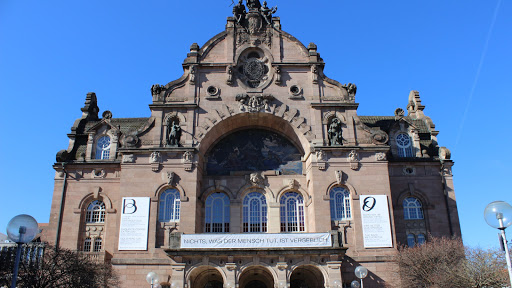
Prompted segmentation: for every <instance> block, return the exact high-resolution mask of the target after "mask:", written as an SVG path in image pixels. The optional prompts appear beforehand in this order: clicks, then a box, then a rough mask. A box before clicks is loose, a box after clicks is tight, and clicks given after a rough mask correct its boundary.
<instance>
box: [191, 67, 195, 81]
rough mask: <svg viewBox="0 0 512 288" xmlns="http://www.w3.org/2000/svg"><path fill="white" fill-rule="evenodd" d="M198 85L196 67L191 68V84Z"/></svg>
mask: <svg viewBox="0 0 512 288" xmlns="http://www.w3.org/2000/svg"><path fill="white" fill-rule="evenodd" d="M194 83H196V66H191V67H190V84H194Z"/></svg>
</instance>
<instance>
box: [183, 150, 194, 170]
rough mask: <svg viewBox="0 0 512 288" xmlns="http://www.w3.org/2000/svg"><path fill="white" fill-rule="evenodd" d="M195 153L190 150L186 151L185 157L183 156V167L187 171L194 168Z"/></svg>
mask: <svg viewBox="0 0 512 288" xmlns="http://www.w3.org/2000/svg"><path fill="white" fill-rule="evenodd" d="M193 160H194V153H192V152H190V151H185V152H184V153H183V157H182V158H181V163H183V167H184V168H185V171H192V170H193V169H194V162H193Z"/></svg>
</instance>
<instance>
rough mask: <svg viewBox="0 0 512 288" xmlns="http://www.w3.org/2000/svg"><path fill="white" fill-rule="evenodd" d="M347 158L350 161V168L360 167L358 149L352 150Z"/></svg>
mask: <svg viewBox="0 0 512 288" xmlns="http://www.w3.org/2000/svg"><path fill="white" fill-rule="evenodd" d="M347 160H348V162H350V169H352V170H357V169H358V168H359V153H357V151H356V150H352V151H350V153H349V154H348V157H347Z"/></svg>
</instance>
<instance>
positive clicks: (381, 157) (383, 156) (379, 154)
mask: <svg viewBox="0 0 512 288" xmlns="http://www.w3.org/2000/svg"><path fill="white" fill-rule="evenodd" d="M375 160H377V161H386V153H384V152H377V153H375Z"/></svg>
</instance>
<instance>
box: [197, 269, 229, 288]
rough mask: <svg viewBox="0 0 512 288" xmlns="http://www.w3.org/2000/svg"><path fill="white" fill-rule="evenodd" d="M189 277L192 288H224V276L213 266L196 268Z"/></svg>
mask: <svg viewBox="0 0 512 288" xmlns="http://www.w3.org/2000/svg"><path fill="white" fill-rule="evenodd" d="M189 277H190V278H189V280H190V287H192V288H222V287H223V286H224V279H223V278H222V275H221V274H220V272H219V271H218V270H217V269H216V268H215V267H213V266H200V267H197V268H194V270H193V271H192V272H191V273H190V276H189Z"/></svg>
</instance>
